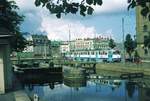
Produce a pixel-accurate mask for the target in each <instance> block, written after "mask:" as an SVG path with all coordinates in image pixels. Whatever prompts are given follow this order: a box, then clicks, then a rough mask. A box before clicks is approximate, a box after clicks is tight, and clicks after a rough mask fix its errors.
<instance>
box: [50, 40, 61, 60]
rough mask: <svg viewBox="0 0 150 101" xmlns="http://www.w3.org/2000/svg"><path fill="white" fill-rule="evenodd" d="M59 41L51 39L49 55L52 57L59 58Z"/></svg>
mask: <svg viewBox="0 0 150 101" xmlns="http://www.w3.org/2000/svg"><path fill="white" fill-rule="evenodd" d="M60 45H61V42H60V41H51V54H52V55H51V56H52V57H54V58H59V57H60V56H61V52H60Z"/></svg>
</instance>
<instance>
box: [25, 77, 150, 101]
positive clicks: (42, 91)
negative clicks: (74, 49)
mask: <svg viewBox="0 0 150 101" xmlns="http://www.w3.org/2000/svg"><path fill="white" fill-rule="evenodd" d="M55 81H56V80H55ZM58 81H60V80H58ZM111 84H112V85H111ZM25 89H26V91H27V92H28V93H30V94H33V93H34V94H35V93H36V94H37V95H38V96H39V97H40V99H42V100H44V101H150V98H149V95H150V88H143V87H141V86H139V85H138V84H137V83H134V82H132V81H125V80H98V79H97V80H92V79H89V80H86V79H83V80H81V81H80V80H79V79H69V80H68V79H64V80H63V79H62V82H61V83H60V82H57V81H56V82H48V83H46V84H43V85H38V84H30V85H27V86H26V87H25ZM30 89H32V90H30Z"/></svg>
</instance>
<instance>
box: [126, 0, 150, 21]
mask: <svg viewBox="0 0 150 101" xmlns="http://www.w3.org/2000/svg"><path fill="white" fill-rule="evenodd" d="M128 3H129V6H128V10H129V9H130V8H134V7H136V6H140V7H141V14H142V15H143V16H144V17H146V18H148V19H149V20H150V7H149V3H150V0H128Z"/></svg>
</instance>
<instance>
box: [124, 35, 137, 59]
mask: <svg viewBox="0 0 150 101" xmlns="http://www.w3.org/2000/svg"><path fill="white" fill-rule="evenodd" d="M124 46H125V49H126V52H127V53H128V54H129V58H131V55H132V52H134V49H135V46H134V41H133V39H132V38H131V35H130V34H127V35H126V40H125V42H124Z"/></svg>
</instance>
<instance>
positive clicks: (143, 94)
mask: <svg viewBox="0 0 150 101" xmlns="http://www.w3.org/2000/svg"><path fill="white" fill-rule="evenodd" d="M139 101H150V79H144V85H143V87H139Z"/></svg>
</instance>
